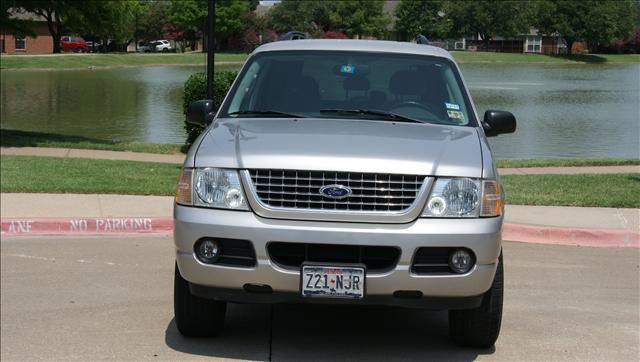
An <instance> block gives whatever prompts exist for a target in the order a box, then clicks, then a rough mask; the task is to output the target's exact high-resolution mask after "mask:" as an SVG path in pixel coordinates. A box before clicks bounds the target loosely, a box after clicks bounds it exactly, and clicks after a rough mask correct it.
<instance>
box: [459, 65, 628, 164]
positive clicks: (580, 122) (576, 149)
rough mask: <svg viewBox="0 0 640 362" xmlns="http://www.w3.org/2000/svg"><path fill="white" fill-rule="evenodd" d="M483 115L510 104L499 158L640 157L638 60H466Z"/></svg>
mask: <svg viewBox="0 0 640 362" xmlns="http://www.w3.org/2000/svg"><path fill="white" fill-rule="evenodd" d="M462 70H463V73H464V76H465V79H466V81H467V83H468V84H469V87H470V89H471V93H472V95H473V97H474V101H475V102H476V105H477V107H478V111H479V113H480V114H481V115H482V114H484V111H485V110H486V109H489V108H496V109H505V110H509V111H512V112H513V113H514V114H515V115H516V118H517V120H518V130H517V132H516V133H515V134H513V135H508V136H499V137H496V138H492V139H491V140H490V144H491V146H492V149H493V152H494V153H495V154H496V155H497V156H498V157H499V158H534V157H640V128H639V124H640V105H639V104H640V65H638V64H629V65H542V64H510V65H505V64H500V65H496V64H463V65H462Z"/></svg>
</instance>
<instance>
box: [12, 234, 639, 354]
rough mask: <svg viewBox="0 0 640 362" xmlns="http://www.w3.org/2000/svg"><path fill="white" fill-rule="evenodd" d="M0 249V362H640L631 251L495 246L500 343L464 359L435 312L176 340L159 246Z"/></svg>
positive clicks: (254, 322)
mask: <svg viewBox="0 0 640 362" xmlns="http://www.w3.org/2000/svg"><path fill="white" fill-rule="evenodd" d="M0 245H1V253H0V254H1V263H2V266H1V272H2V273H1V294H0V296H1V299H0V306H1V330H0V332H1V336H0V338H1V341H2V343H1V354H0V359H2V360H3V361H8V360H36V359H38V360H195V359H204V358H206V359H210V358H211V357H217V358H223V359H251V360H268V359H270V358H271V359H273V360H282V361H285V360H288V361H304V360H332V361H337V360H380V361H389V360H421V361H426V360H473V359H478V360H510V361H513V360H634V361H637V360H638V359H640V352H639V344H640V332H639V329H640V310H639V308H640V304H639V272H640V269H639V260H640V258H639V257H640V254H639V253H640V250H638V249H626V250H624V249H601V248H579V247H569V246H551V245H531V244H520V243H510V242H506V243H505V246H504V256H505V277H506V294H505V310H504V319H503V325H502V332H501V335H500V339H499V340H498V342H497V344H496V347H495V348H493V349H490V350H473V349H460V348H458V347H456V346H454V345H453V344H452V343H451V342H450V341H449V339H448V336H447V333H448V330H447V320H446V313H444V312H428V311H420V310H407V309H397V308H379V307H368V308H357V307H352V306H321V305H318V306H316V305H304V306H296V305H277V306H274V307H270V306H266V305H231V306H230V307H229V313H228V316H227V329H226V332H225V334H224V335H223V336H221V337H219V338H217V339H185V338H182V337H181V336H180V335H179V334H178V332H177V330H176V328H175V324H174V321H173V310H172V308H173V307H172V293H173V290H172V287H173V284H172V283H173V255H172V252H173V246H172V241H171V239H170V238H139V237H138V238H129V239H123V238H90V239H77V238H74V239H65V238H56V239H52V238H48V239H46V238H42V239H8V238H4V239H3V240H2V242H1V244H0Z"/></svg>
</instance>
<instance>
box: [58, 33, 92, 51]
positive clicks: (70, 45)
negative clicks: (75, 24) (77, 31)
mask: <svg viewBox="0 0 640 362" xmlns="http://www.w3.org/2000/svg"><path fill="white" fill-rule="evenodd" d="M60 49H61V50H62V51H72V52H86V51H88V48H87V42H86V41H84V39H82V38H81V37H78V36H63V37H61V38H60Z"/></svg>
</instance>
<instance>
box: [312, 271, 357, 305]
mask: <svg viewBox="0 0 640 362" xmlns="http://www.w3.org/2000/svg"><path fill="white" fill-rule="evenodd" d="M300 278H301V290H302V291H301V292H302V296H304V297H325V298H352V299H360V298H363V297H364V282H365V271H364V268H363V267H347V266H326V265H303V266H302V270H301V275H300Z"/></svg>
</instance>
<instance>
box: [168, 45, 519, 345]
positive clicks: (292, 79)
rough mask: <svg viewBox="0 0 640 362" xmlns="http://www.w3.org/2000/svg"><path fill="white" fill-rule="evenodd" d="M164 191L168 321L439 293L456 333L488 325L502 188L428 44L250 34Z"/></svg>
mask: <svg viewBox="0 0 640 362" xmlns="http://www.w3.org/2000/svg"><path fill="white" fill-rule="evenodd" d="M187 119H188V120H189V121H190V122H192V123H195V124H199V125H202V126H204V127H207V128H206V130H205V131H204V132H203V133H202V135H201V136H200V137H199V138H198V139H197V140H196V142H195V143H194V145H193V146H192V147H191V149H190V151H189V153H188V155H187V158H186V161H185V163H184V167H183V169H182V173H181V176H180V179H179V182H178V186H177V190H176V203H175V211H174V218H175V245H176V271H175V291H174V294H175V299H174V307H175V320H176V324H177V327H178V329H179V331H180V332H181V333H182V334H184V335H186V336H211V335H215V334H217V333H219V332H220V331H221V330H222V328H223V326H224V318H225V310H226V303H227V302H243V303H281V302H293V303H351V304H375V305H389V306H402V307H410V308H427V309H444V310H448V311H449V323H450V334H451V337H452V338H453V340H454V341H455V342H456V343H458V344H460V345H464V346H475V347H489V346H491V345H493V344H494V342H495V341H496V339H497V338H498V334H499V331H500V322H501V316H502V294H503V267H502V248H501V227H502V220H503V212H504V208H503V191H502V186H501V184H500V181H499V179H498V174H497V172H496V168H495V165H494V162H493V158H492V156H491V151H490V149H489V145H488V144H487V139H486V137H487V136H495V135H497V134H500V133H510V132H513V131H514V130H515V126H516V124H515V118H514V116H513V115H512V114H511V113H508V112H503V111H494V110H490V111H487V112H486V113H485V115H484V120H482V121H481V120H479V119H478V117H477V112H476V109H475V107H474V105H473V102H472V100H471V95H470V94H469V92H468V90H467V87H466V86H465V84H464V81H463V79H462V75H461V74H460V70H459V69H458V66H457V65H456V63H455V62H454V60H453V58H452V57H451V55H450V54H449V53H448V52H446V51H445V50H442V49H440V48H436V47H432V46H428V45H419V44H411V43H399V42H387V41H363V40H295V41H279V42H275V43H270V44H267V45H263V46H261V47H259V48H257V49H256V50H255V51H254V52H253V53H252V54H251V56H250V57H249V59H248V60H247V62H246V64H245V65H244V66H243V68H242V70H241V71H240V73H239V75H238V77H237V78H236V80H235V82H234V84H233V86H232V87H231V89H230V91H229V93H228V94H227V97H226V98H225V100H224V101H223V103H222V105H221V107H220V108H219V109H218V110H215V109H213V102H212V101H210V100H203V101H197V102H194V103H192V104H191V105H190V107H189V109H188V111H187Z"/></svg>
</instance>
